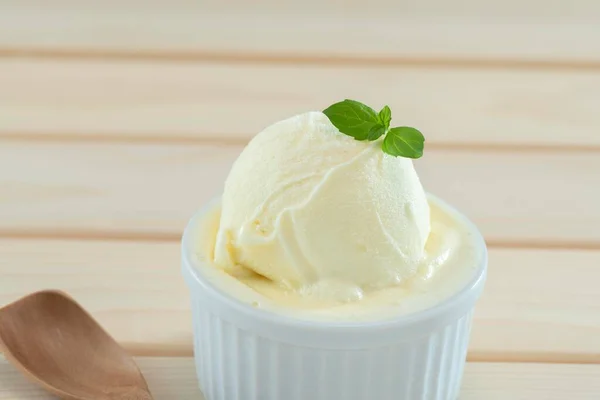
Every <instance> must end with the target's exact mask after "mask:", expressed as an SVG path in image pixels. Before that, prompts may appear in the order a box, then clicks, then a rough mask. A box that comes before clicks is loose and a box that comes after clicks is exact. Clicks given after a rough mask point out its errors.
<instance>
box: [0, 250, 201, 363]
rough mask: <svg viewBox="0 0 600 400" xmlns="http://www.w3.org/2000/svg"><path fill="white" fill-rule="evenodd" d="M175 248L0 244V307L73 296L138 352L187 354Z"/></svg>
mask: <svg viewBox="0 0 600 400" xmlns="http://www.w3.org/2000/svg"><path fill="white" fill-rule="evenodd" d="M179 254H180V251H179V246H178V244H177V243H138V242H127V241H125V242H102V241H63V240H6V239H2V240H0V276H1V277H2V278H1V279H0V306H3V305H5V304H7V303H10V302H12V301H14V300H16V299H18V298H20V297H22V296H24V295H26V294H28V293H32V292H35V291H38V290H43V289H60V290H64V291H66V292H68V293H70V294H71V295H72V296H73V297H74V298H76V299H77V301H79V302H80V303H81V304H82V305H83V306H84V307H86V308H87V309H88V310H89V311H90V312H91V313H92V314H93V315H94V317H95V318H97V319H98V321H99V322H100V324H102V325H103V326H104V327H105V328H106V329H107V330H108V331H109V332H110V333H111V335H113V336H114V337H115V338H116V339H117V340H118V341H119V342H121V343H122V344H123V345H125V346H126V347H127V348H128V349H129V350H131V351H132V352H134V353H135V354H152V355H164V354H167V355H179V354H185V355H190V354H191V351H192V324H191V315H190V311H189V310H190V305H189V295H188V292H187V287H186V286H185V284H184V282H183V278H181V277H180V273H179V266H180V259H179Z"/></svg>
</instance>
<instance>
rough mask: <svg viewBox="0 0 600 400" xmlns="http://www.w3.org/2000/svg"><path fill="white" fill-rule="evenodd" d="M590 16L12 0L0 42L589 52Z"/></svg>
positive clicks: (580, 10)
mask: <svg viewBox="0 0 600 400" xmlns="http://www.w3.org/2000/svg"><path fill="white" fill-rule="evenodd" d="M599 20H600V6H598V3H597V2H595V1H593V0H575V1H570V2H569V3H568V4H566V3H564V2H559V1H554V2H544V1H542V0H536V1H527V2H522V1H521V2H520V1H517V0H510V1H503V2H492V1H484V2H480V1H476V0H460V1H453V2H452V3H451V4H450V3H448V2H444V1H442V0H430V1H419V2H396V1H391V0H378V1H376V2H374V3H373V2H371V3H370V4H369V7H365V6H364V2H361V1H359V0H350V1H343V2H340V1H326V2H323V1H317V0H310V1H309V2H302V3H298V4H295V3H293V2H278V1H274V0H271V1H267V2H261V3H260V4H256V3H248V2H243V1H241V0H240V1H236V2H235V3H233V4H231V2H228V3H227V4H226V5H224V4H223V3H221V2H218V1H208V2H206V1H203V2H193V1H190V0H176V1H169V2H164V1H162V2H161V1H153V2H141V1H139V0H127V1H119V2H117V1H104V2H93V3H90V2H85V3H82V2H79V1H76V0H55V1H53V2H52V4H51V5H50V4H45V3H43V2H42V3H40V2H36V1H32V0H20V1H18V2H8V3H7V2H3V3H1V4H0V47H4V48H12V49H14V48H16V49H21V50H22V49H35V50H50V51H53V50H54V51H60V50H65V49H66V50H75V51H83V52H90V51H91V52H93V51H106V50H109V51H117V52H125V53H134V54H135V53H137V54H139V53H144V52H150V53H161V54H164V53H167V54H168V53H171V54H173V53H175V54H180V53H184V54H199V55H206V54H207V53H211V52H219V53H229V54H240V53H241V54H248V53H249V54H265V53H270V54H278V55H309V56H325V57H332V56H333V57H336V56H351V57H358V58H368V57H380V58H381V57H383V58H396V57H400V58H415V57H416V58H453V59H456V58H458V59H465V58H466V59H490V58H492V59H523V60H550V61H554V60H559V61H565V60H566V61H590V60H591V61H595V62H598V61H600V44H599V43H600V41H599V40H598V38H600V27H599V26H598V21H599Z"/></svg>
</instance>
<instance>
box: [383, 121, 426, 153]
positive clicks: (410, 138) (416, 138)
mask: <svg viewBox="0 0 600 400" xmlns="http://www.w3.org/2000/svg"><path fill="white" fill-rule="evenodd" d="M424 146H425V138H424V137H423V134H422V133H421V132H419V131H418V130H417V129H415V128H409V127H407V126H402V127H398V128H392V129H390V130H389V131H388V133H387V134H386V135H385V139H383V146H382V148H383V151H384V152H385V153H387V154H389V155H392V156H394V157H398V156H401V157H407V158H420V157H421V156H422V155H423V147H424Z"/></svg>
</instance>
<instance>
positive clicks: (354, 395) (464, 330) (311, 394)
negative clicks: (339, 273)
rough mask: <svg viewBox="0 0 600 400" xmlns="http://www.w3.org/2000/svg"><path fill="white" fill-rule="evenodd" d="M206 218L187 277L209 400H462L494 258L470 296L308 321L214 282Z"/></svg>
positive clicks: (185, 262)
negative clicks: (395, 311)
mask: <svg viewBox="0 0 600 400" xmlns="http://www.w3.org/2000/svg"><path fill="white" fill-rule="evenodd" d="M204 212H205V211H204V210H202V211H200V212H199V213H198V214H197V215H196V216H194V217H193V218H192V219H191V220H190V222H189V224H188V227H187V229H186V232H185V233H184V236H183V240H182V271H183V275H184V278H185V280H186V282H187V284H188V286H189V288H190V291H191V298H192V318H193V326H194V352H195V362H196V369H197V375H198V379H199V382H200V386H201V389H202V391H203V393H204V395H205V397H206V399H207V400H308V399H311V400H455V399H456V398H457V397H458V393H459V389H460V384H461V380H462V375H463V369H464V365H465V358H466V351H467V345H468V342H469V336H470V327H471V320H472V315H473V308H474V306H475V303H476V301H477V299H478V298H479V296H480V294H481V292H482V290H483V286H484V283H485V277H486V271H487V255H486V256H485V257H483V261H482V262H481V265H478V266H477V271H476V274H475V276H474V278H473V279H472V280H471V281H470V282H469V283H468V284H467V285H466V286H465V288H464V289H463V290H461V291H460V292H459V293H457V294H456V295H454V296H452V297H450V298H449V299H447V300H446V301H444V302H442V303H440V304H438V305H437V306H435V307H433V308H430V309H427V310H424V311H421V312H417V313H413V314H409V315H401V316H398V317H396V318H392V319H387V320H382V321H374V322H352V321H348V322H339V321H336V322H323V321H308V320H301V319H295V318H293V317H292V316H287V315H281V314H277V313H273V312H269V311H265V310H262V309H260V308H255V307H252V306H251V305H249V304H245V303H243V302H241V301H239V300H237V299H236V298H235V297H233V296H231V295H230V294H228V293H225V292H223V291H221V290H220V289H218V288H217V287H215V286H214V285H213V284H211V283H210V282H209V281H208V280H207V279H205V277H204V276H203V275H202V272H201V268H198V265H196V263H197V261H196V259H197V258H196V257H195V256H194V253H195V251H196V245H195V244H194V240H193V237H194V235H193V234H192V232H193V231H194V229H195V228H196V227H197V226H198V224H199V220H200V219H201V218H202V217H203V216H204ZM463 219H464V223H466V224H471V223H470V222H469V221H468V220H467V219H466V218H464V217H463ZM473 231H474V232H478V231H477V230H476V229H475V228H474V227H473ZM478 240H479V241H480V242H481V246H483V248H485V242H484V241H483V239H482V238H481V237H479V238H478Z"/></svg>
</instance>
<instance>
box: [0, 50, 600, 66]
mask: <svg viewBox="0 0 600 400" xmlns="http://www.w3.org/2000/svg"><path fill="white" fill-rule="evenodd" d="M0 57H2V58H20V59H24V60H38V59H47V60H104V61H152V62H171V63H228V64H257V65H299V66H301V65H310V66H322V67H326V66H332V67H337V68H339V67H357V66H359V67H390V68H398V67H403V66H406V67H427V68H445V69H446V68H460V69H512V70H532V69H533V70H575V71H577V70H586V71H589V70H592V71H596V70H600V62H599V61H560V60H551V59H542V60H525V59H511V58H488V59H477V58H462V59H458V58H444V57H402V56H397V57H376V56H364V57H363V56H350V55H347V56H344V55H335V56H320V55H316V54H315V55H299V54H281V53H260V52H258V53H241V52H235V53H233V52H232V53H227V52H211V51H199V52H192V51H169V50H165V51H148V50H146V51H145V50H136V51H126V50H124V51H119V50H89V49H43V48H27V49H23V48H7V47H4V48H0Z"/></svg>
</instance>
